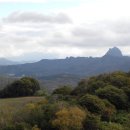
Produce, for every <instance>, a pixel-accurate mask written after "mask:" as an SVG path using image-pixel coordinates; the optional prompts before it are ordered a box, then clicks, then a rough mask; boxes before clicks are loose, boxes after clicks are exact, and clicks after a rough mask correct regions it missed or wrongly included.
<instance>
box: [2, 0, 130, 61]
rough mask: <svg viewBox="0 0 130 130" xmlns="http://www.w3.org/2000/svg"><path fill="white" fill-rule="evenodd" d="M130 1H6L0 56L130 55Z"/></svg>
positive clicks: (4, 0)
mask: <svg viewBox="0 0 130 130" xmlns="http://www.w3.org/2000/svg"><path fill="white" fill-rule="evenodd" d="M129 5H130V1H129V0H0V57H5V58H8V59H11V60H24V61H26V60H40V59H45V58H46V59H47V58H49V59H53V58H65V57H69V56H74V57H77V56H84V57H88V56H93V57H98V56H102V55H104V54H105V53H106V51H107V50H108V49H109V48H112V47H115V46H116V47H119V48H120V49H121V50H122V52H123V54H124V55H130V13H129V12H130V8H129Z"/></svg>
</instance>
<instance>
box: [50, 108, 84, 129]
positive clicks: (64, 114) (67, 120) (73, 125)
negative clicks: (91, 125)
mask: <svg viewBox="0 0 130 130" xmlns="http://www.w3.org/2000/svg"><path fill="white" fill-rule="evenodd" d="M55 115H56V118H55V119H54V120H53V121H52V125H53V126H54V127H55V128H57V129H59V130H81V129H82V128H83V121H84V119H85V117H86V113H85V111H84V110H82V109H80V108H78V107H69V108H63V109H61V110H59V111H58V112H57V113H56V114H55Z"/></svg>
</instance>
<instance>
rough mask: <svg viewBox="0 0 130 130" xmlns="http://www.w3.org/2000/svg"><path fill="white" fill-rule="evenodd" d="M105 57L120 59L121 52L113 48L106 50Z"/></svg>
mask: <svg viewBox="0 0 130 130" xmlns="http://www.w3.org/2000/svg"><path fill="white" fill-rule="evenodd" d="M105 56H113V57H122V56H123V55H122V52H121V50H120V49H119V48H117V47H113V48H110V49H109V50H108V52H107V53H106V54H105Z"/></svg>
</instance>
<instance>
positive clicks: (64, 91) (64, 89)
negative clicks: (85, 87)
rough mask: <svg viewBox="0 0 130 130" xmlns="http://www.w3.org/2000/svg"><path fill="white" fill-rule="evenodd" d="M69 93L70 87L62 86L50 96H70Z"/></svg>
mask: <svg viewBox="0 0 130 130" xmlns="http://www.w3.org/2000/svg"><path fill="white" fill-rule="evenodd" d="M71 91H72V88H71V87H69V86H63V87H60V88H57V89H55V90H54V91H53V93H52V94H60V95H63V96H65V95H70V93H71Z"/></svg>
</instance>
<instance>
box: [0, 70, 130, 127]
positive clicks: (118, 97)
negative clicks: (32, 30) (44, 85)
mask: <svg viewBox="0 0 130 130" xmlns="http://www.w3.org/2000/svg"><path fill="white" fill-rule="evenodd" d="M13 89H14V90H13ZM1 92H4V93H1V96H2V94H7V95H8V97H9V96H13V97H16V96H25V95H26V96H28V95H35V96H36V97H30V98H29V97H26V98H21V100H20V98H13V99H2V100H0V129H1V130H130V74H128V73H123V72H114V73H109V74H102V75H99V76H95V77H90V78H87V79H84V80H82V81H81V82H80V83H79V84H78V86H77V87H76V88H75V89H73V90H72V89H71V88H70V87H68V86H63V87H61V88H58V89H55V90H54V91H53V93H52V94H51V95H49V96H48V95H47V96H46V92H45V91H44V90H39V84H38V82H37V81H36V80H35V79H32V78H27V77H25V78H22V79H20V80H17V81H15V82H13V83H12V84H10V85H8V86H7V87H6V88H5V89H4V90H3V91H1ZM34 93H35V94H34ZM7 95H6V96H7ZM38 96H44V97H38ZM10 100H11V102H10ZM19 100H20V101H19ZM5 104H7V105H5Z"/></svg>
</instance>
